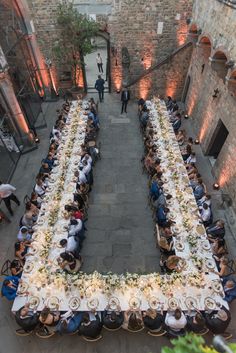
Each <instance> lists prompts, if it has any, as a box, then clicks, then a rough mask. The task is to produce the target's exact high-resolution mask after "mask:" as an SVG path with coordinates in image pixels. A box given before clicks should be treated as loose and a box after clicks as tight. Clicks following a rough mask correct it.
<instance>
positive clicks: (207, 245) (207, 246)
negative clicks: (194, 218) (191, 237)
mask: <svg viewBox="0 0 236 353" xmlns="http://www.w3.org/2000/svg"><path fill="white" fill-rule="evenodd" d="M202 248H203V249H204V250H210V248H211V246H210V243H209V241H208V240H203V241H202Z"/></svg>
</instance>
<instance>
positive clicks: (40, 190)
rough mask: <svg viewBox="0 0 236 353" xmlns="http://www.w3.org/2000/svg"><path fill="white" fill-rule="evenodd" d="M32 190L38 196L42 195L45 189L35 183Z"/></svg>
mask: <svg viewBox="0 0 236 353" xmlns="http://www.w3.org/2000/svg"><path fill="white" fill-rule="evenodd" d="M34 191H35V192H36V194H38V195H39V196H42V195H44V194H45V189H44V187H42V186H40V185H37V184H36V185H35V187H34Z"/></svg>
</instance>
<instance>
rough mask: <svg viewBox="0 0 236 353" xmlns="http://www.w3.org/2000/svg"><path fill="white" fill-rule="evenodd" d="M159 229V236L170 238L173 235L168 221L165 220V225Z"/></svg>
mask: <svg viewBox="0 0 236 353" xmlns="http://www.w3.org/2000/svg"><path fill="white" fill-rule="evenodd" d="M159 230H160V236H161V237H165V238H170V237H171V236H172V235H173V233H172V230H171V223H170V222H167V223H166V225H165V226H164V227H161V228H160V229H159Z"/></svg>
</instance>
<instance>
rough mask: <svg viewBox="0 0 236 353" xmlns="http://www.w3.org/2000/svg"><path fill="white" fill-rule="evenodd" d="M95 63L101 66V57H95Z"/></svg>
mask: <svg viewBox="0 0 236 353" xmlns="http://www.w3.org/2000/svg"><path fill="white" fill-rule="evenodd" d="M96 61H97V64H102V57H101V56H97V57H96Z"/></svg>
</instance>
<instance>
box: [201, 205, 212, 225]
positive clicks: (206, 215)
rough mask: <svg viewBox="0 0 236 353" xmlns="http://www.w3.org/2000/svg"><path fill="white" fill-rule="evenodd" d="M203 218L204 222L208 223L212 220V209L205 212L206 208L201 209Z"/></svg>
mask: <svg viewBox="0 0 236 353" xmlns="http://www.w3.org/2000/svg"><path fill="white" fill-rule="evenodd" d="M200 212H201V217H202V220H203V222H207V221H209V219H210V218H211V209H210V207H208V209H207V210H205V208H201V211H200Z"/></svg>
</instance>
